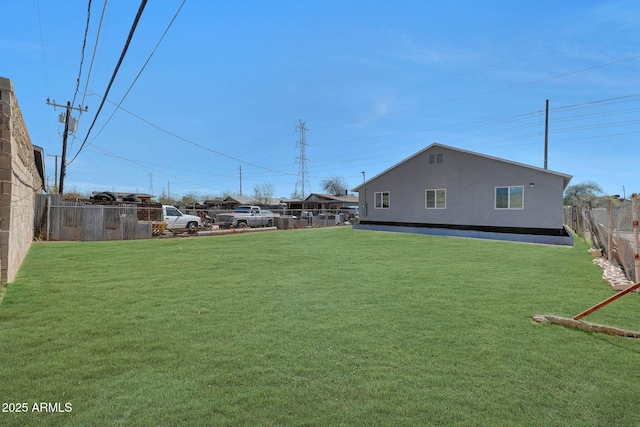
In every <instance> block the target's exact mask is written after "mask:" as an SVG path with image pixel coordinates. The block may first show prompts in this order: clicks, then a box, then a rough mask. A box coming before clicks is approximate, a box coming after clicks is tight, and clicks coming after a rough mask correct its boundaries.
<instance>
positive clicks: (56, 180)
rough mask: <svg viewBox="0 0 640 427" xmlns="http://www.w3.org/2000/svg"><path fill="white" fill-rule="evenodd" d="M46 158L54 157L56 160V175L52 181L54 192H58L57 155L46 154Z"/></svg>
mask: <svg viewBox="0 0 640 427" xmlns="http://www.w3.org/2000/svg"><path fill="white" fill-rule="evenodd" d="M47 156H49V157H55V158H56V169H55V170H56V173H55V175H54V178H53V179H54V181H53V187H54V188H55V190H56V191H57V190H58V157H60V156H58V155H57V154H47Z"/></svg>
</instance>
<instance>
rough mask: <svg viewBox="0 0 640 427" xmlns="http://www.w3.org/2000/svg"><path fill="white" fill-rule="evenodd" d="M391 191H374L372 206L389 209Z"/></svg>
mask: <svg viewBox="0 0 640 427" xmlns="http://www.w3.org/2000/svg"><path fill="white" fill-rule="evenodd" d="M390 197H391V193H389V192H388V191H379V192H376V193H374V202H375V203H374V207H375V208H376V209H389V208H390V207H391V203H390Z"/></svg>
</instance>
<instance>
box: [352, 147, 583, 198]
mask: <svg viewBox="0 0 640 427" xmlns="http://www.w3.org/2000/svg"><path fill="white" fill-rule="evenodd" d="M435 147H440V148H445V149H447V150H453V151H458V152H460V153H465V154H470V155H472V156H477V157H483V158H485V159H488V160H494V161H498V162H502V163H508V164H511V165H514V166H520V167H524V168H529V169H533V170H537V171H540V172H545V173H549V174H552V175H557V176H559V177H562V179H563V188H567V185H569V182H570V181H571V178H573V176H572V175H567V174H564V173H560V172H555V171H552V170H549V169H544V168H539V167H536V166H531V165H527V164H524V163H518V162H513V161H511V160H506V159H501V158H499V157H493V156H488V155H486V154H480V153H475V152H473V151H468V150H463V149H460V148H455V147H450V146H448V145H444V144H439V143H437V142H436V143H433V144H431V145H429V146H428V147H426V148H423V149H422V150H420V151H418V152H417V153H415V154H413V155H412V156H409V157H407V158H406V159H404V160H402V161H400V162H399V163H396V164H395V165H393V166H391V167H390V168H387V169H385V170H384V171H382V172H380V173H379V174H377V175H376V176H374V177H373V178H369V179H368V180H366V181H365V182H363V183H362V184H360V185H358V186H357V187H356V188H354V189H353V190H351V191H354V192H359V191H360V188H362V187H364V186H365V185H367V184H368V183H369V182H371V181H373V180H375V179H376V178H378V177H379V176H382V175H384V174H385V173H387V172H389V171H390V170H392V169H395V168H397V167H399V166H400V165H402V164H403V163H405V162H407V161H409V160H411V159H413V158H414V157H417V156H419V155H421V154H422V153H424V152H425V151H428V150H430V149H432V148H435Z"/></svg>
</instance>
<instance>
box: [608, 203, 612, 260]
mask: <svg viewBox="0 0 640 427" xmlns="http://www.w3.org/2000/svg"><path fill="white" fill-rule="evenodd" d="M607 219H608V221H609V223H608V229H607V234H608V236H607V259H608V260H609V262H611V257H612V253H613V218H611V199H609V203H607Z"/></svg>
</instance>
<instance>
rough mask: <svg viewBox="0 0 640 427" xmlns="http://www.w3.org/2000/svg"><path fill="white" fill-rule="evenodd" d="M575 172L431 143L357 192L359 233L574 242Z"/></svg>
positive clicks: (366, 183) (567, 243) (362, 185)
mask: <svg viewBox="0 0 640 427" xmlns="http://www.w3.org/2000/svg"><path fill="white" fill-rule="evenodd" d="M571 178H572V177H571V176H570V175H566V174H563V173H559V172H554V171H550V170H547V169H542V168H538V167H534V166H529V165H525V164H521V163H516V162H512V161H508V160H504V159H499V158H496V157H491V156H486V155H483V154H478V153H474V152H471V151H465V150H461V149H458V148H454V147H449V146H446V145H441V144H432V145H430V146H428V147H427V148H425V149H424V150H422V151H420V152H418V153H416V154H414V155H413V156H411V157H409V158H407V159H405V160H403V161H402V162H400V163H398V164H397V165H395V166H392V167H391V168H389V169H387V170H386V171H384V172H382V173H380V174H379V175H377V176H375V177H373V178H371V179H369V180H367V181H366V182H364V183H362V184H361V185H359V186H358V187H356V188H355V189H354V191H357V192H358V193H359V203H360V224H358V225H354V228H358V229H367V230H383V231H405V232H414V233H424V234H439V235H450V236H461V237H478V238H489V239H498V240H515V241H525V242H533V243H552V244H561V245H573V238H572V237H571V234H570V233H569V232H568V231H567V230H566V229H565V228H564V226H563V211H562V209H563V206H562V204H563V203H562V197H563V192H564V189H565V188H566V187H567V185H568V184H569V181H570V180H571Z"/></svg>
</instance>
